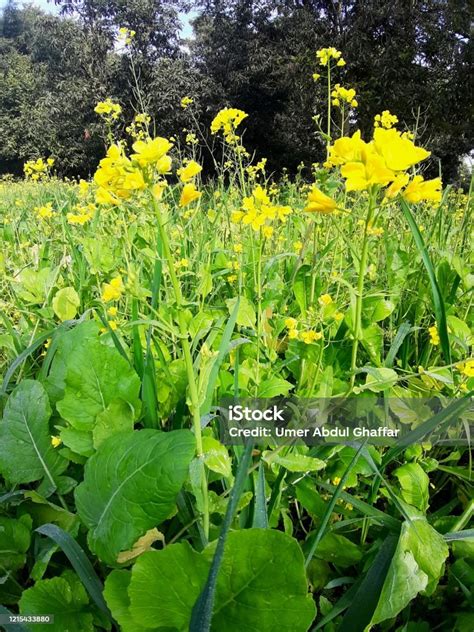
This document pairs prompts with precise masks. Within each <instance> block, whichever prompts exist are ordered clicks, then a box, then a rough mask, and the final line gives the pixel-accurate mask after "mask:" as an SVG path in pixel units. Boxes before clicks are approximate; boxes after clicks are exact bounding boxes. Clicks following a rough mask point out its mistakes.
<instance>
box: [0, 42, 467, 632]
mask: <svg viewBox="0 0 474 632" xmlns="http://www.w3.org/2000/svg"><path fill="white" fill-rule="evenodd" d="M129 36H130V37H133V35H130V34H129ZM316 64H317V67H316V70H317V71H318V72H317V73H315V75H314V80H315V81H320V82H325V85H327V91H328V108H327V113H325V114H324V116H323V117H318V116H316V117H315V125H316V129H317V131H318V133H320V134H321V137H322V138H323V139H324V142H325V143H327V156H326V160H325V162H324V163H322V164H314V165H312V174H311V177H310V178H309V177H306V176H303V171H302V172H301V174H300V175H298V176H296V177H295V178H289V177H283V178H280V179H278V180H276V179H274V178H273V177H272V174H271V173H268V172H267V170H266V161H265V159H264V157H261V156H252V155H250V154H249V152H247V150H246V149H245V132H244V130H245V120H246V118H247V114H246V113H245V112H243V111H242V110H240V109H236V108H232V107H229V108H225V109H223V110H221V111H220V112H216V113H215V118H214V119H213V121H212V125H211V132H212V138H213V139H214V146H213V147H207V148H206V152H208V155H212V156H213V159H212V160H213V163H212V164H211V165H210V170H211V169H212V172H213V173H215V176H214V177H212V178H210V177H207V175H206V172H205V169H203V159H202V140H201V135H200V129H198V128H197V127H193V98H192V97H191V96H186V95H183V99H182V101H181V103H177V104H176V107H177V108H183V109H184V110H186V111H187V112H188V113H189V120H190V124H189V127H188V128H187V129H186V130H184V131H180V130H177V131H176V136H175V137H174V138H171V139H167V138H163V137H161V136H160V135H159V126H158V127H157V129H155V125H154V122H153V121H152V120H150V117H149V116H148V115H147V114H146V113H145V112H137V114H136V116H135V118H134V120H133V121H132V122H131V123H127V122H125V121H124V120H123V119H122V114H121V107H120V105H119V104H118V103H116V102H114V101H113V100H111V99H107V100H105V101H103V102H101V103H99V104H98V105H97V107H96V113H97V115H98V116H100V117H102V119H103V122H104V133H105V135H106V138H107V149H106V155H105V157H104V158H103V160H102V161H101V163H100V165H99V167H98V169H97V171H96V173H95V175H94V177H93V178H92V179H91V180H90V181H83V180H81V181H79V182H75V181H68V182H66V181H62V180H59V179H58V178H56V177H55V175H54V172H55V166H56V165H55V161H54V156H53V157H49V158H48V157H45V156H43V157H42V158H39V157H33V158H32V160H30V161H28V162H26V164H25V178H24V180H22V181H14V180H8V179H5V180H3V181H2V183H1V184H0V234H1V237H2V249H1V252H0V289H1V302H0V317H1V320H0V372H1V375H2V383H1V387H0V389H1V390H0V396H1V409H2V413H3V417H2V421H1V422H0V604H2V605H1V607H0V615H1V616H0V622H1V623H2V624H5V629H6V630H7V631H15V632H17V631H21V630H35V631H38V632H41V631H42V630H45V631H46V632H48V631H50V632H51V631H56V630H57V631H58V632H88V631H92V630H123V631H124V632H138V631H142V630H143V631H146V630H155V631H157V630H160V631H163V632H165V631H170V632H171V631H177V630H180V631H185V630H191V631H193V632H196V631H202V632H204V631H209V630H212V632H277V631H278V632H284V631H287V632H305V631H307V630H313V631H316V630H323V631H327V632H330V631H333V630H334V631H336V630H340V631H348V632H349V631H350V632H358V631H360V632H363V631H364V630H368V629H373V630H398V631H400V632H401V631H403V632H414V631H415V630H416V631H417V632H429V631H434V630H438V631H448V630H449V631H457V632H472V630H473V629H474V614H473V604H474V594H473V593H474V529H473V528H472V516H473V512H474V500H473V496H472V488H473V486H472V479H471V455H470V450H469V424H470V423H472V410H469V405H470V401H471V397H472V392H473V390H474V359H473V358H472V354H471V350H472V343H473V333H472V331H473V330H472V324H473V323H472V302H473V295H472V288H473V283H474V276H473V272H472V267H471V266H472V206H471V202H472V200H471V197H470V191H463V190H460V189H456V188H453V187H451V186H449V185H448V186H443V184H442V181H441V178H434V179H425V177H424V175H423V174H424V173H425V168H426V165H429V164H430V153H429V152H428V151H426V150H425V149H424V148H423V147H420V146H418V144H417V136H416V130H409V129H405V127H404V124H403V121H398V119H397V117H396V115H395V114H396V113H390V112H388V111H387V110H385V111H383V112H381V113H380V114H379V115H378V116H377V117H375V120H374V129H373V133H372V135H371V136H370V137H363V136H362V135H361V133H360V132H359V131H357V130H352V129H350V130H349V128H350V127H351V120H352V119H351V112H352V111H353V110H354V109H355V108H356V107H357V106H358V103H357V95H356V94H355V91H354V90H351V89H350V88H344V87H342V86H341V85H340V84H338V83H337V80H338V79H337V77H338V74H337V73H338V71H339V70H340V68H342V67H343V66H344V64H345V62H344V60H343V57H342V55H341V53H340V52H339V51H337V50H336V49H334V48H327V49H322V50H320V51H318V53H317V58H316ZM326 114H327V116H326ZM209 150H212V154H211V152H210V151H209ZM287 396H288V397H292V398H293V399H294V400H295V401H299V400H305V399H308V398H324V399H326V400H331V399H334V398H339V399H345V398H355V399H356V400H357V401H358V402H359V403H360V405H361V406H364V403H366V402H368V401H371V400H373V399H374V398H378V399H379V400H381V401H383V402H385V406H387V407H391V408H392V409H393V411H394V412H395V413H396V414H399V415H401V413H400V411H401V410H402V409H403V411H402V412H403V415H401V416H402V417H403V423H404V424H405V425H407V432H408V435H407V437H408V439H407V437H405V441H404V442H403V443H397V441H395V442H393V443H392V444H391V445H381V446H374V445H369V444H368V443H367V442H360V443H359V444H356V443H354V444H350V445H347V444H338V443H336V444H331V443H324V442H321V443H320V444H317V445H311V446H308V445H305V444H304V443H302V442H296V443H293V444H286V445H285V444H282V445H276V444H274V443H273V442H272V441H265V440H262V439H256V440H255V441H254V440H253V439H248V440H247V441H246V442H245V443H244V442H242V444H240V445H238V444H237V445H227V444H224V443H223V442H222V441H221V435H220V431H219V421H218V412H219V411H218V407H219V406H220V405H221V402H222V401H224V400H225V398H259V399H262V400H265V401H267V400H268V401H272V398H278V397H287ZM433 401H436V402H437V403H438V404H440V405H441V407H440V408H439V409H437V411H434V409H432V408H431V406H430V404H429V402H433ZM454 418H455V419H457V420H461V422H462V424H464V428H465V430H466V435H467V439H468V440H467V441H466V442H464V443H459V444H455V442H454V441H453V442H452V444H449V443H448V444H446V445H443V446H440V445H437V444H436V443H432V442H431V441H430V433H431V432H432V431H433V430H437V429H439V428H441V427H448V425H449V423H450V422H451V421H452V420H453V419H454ZM51 616H53V617H54V622H53V623H51V621H48V617H51Z"/></svg>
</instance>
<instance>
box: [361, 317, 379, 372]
mask: <svg viewBox="0 0 474 632" xmlns="http://www.w3.org/2000/svg"><path fill="white" fill-rule="evenodd" d="M361 342H362V344H363V346H364V348H365V350H366V351H367V353H368V354H369V356H370V359H371V361H372V362H373V363H374V364H375V365H376V366H378V365H379V364H380V359H381V355H382V348H383V329H382V328H381V327H380V326H379V325H377V323H372V324H370V325H368V326H367V327H362V340H361Z"/></svg>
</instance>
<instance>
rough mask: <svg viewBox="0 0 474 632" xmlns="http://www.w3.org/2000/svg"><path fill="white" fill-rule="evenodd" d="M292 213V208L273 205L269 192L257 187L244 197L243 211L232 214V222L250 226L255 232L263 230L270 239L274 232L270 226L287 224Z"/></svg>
mask: <svg viewBox="0 0 474 632" xmlns="http://www.w3.org/2000/svg"><path fill="white" fill-rule="evenodd" d="M291 212H292V209H291V207H290V206H280V205H276V204H272V202H271V200H270V196H269V195H268V192H267V191H266V190H265V189H264V188H263V187H262V186H260V185H257V186H256V187H255V188H254V190H253V191H252V194H251V195H249V196H246V197H244V199H243V202H242V208H241V210H238V211H234V212H233V213H232V221H233V222H235V223H239V222H241V223H242V224H245V225H247V226H248V225H249V226H251V227H252V228H253V230H255V231H259V230H262V232H263V234H264V236H265V237H270V236H271V234H272V232H273V231H270V230H269V228H270V226H269V224H270V223H271V222H273V221H275V220H279V221H280V222H282V223H285V222H286V218H287V216H288V215H290V214H291Z"/></svg>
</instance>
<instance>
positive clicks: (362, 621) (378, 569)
mask: <svg viewBox="0 0 474 632" xmlns="http://www.w3.org/2000/svg"><path fill="white" fill-rule="evenodd" d="M396 547H397V538H396V537H395V536H393V535H389V536H388V537H387V538H386V539H385V540H384V542H383V543H382V546H381V547H380V548H379V550H378V551H377V555H376V556H375V559H374V561H373V562H372V565H371V567H370V568H369V570H368V572H367V575H366V576H365V577H364V579H363V580H362V583H361V584H360V585H359V588H358V590H357V592H356V594H355V595H354V599H353V600H352V603H351V605H350V606H349V608H348V609H347V611H346V614H345V615H344V618H343V620H342V623H341V625H340V626H339V628H338V632H364V630H365V629H366V628H367V626H368V625H369V624H370V622H371V620H372V617H373V615H374V612H375V609H376V608H377V604H378V602H379V598H380V593H381V591H382V587H383V585H384V582H385V578H386V577H387V573H388V569H389V567H390V563H391V561H392V557H393V554H394V553H395V549H396Z"/></svg>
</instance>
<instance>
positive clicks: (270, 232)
mask: <svg viewBox="0 0 474 632" xmlns="http://www.w3.org/2000/svg"><path fill="white" fill-rule="evenodd" d="M262 233H263V236H264V237H266V238H267V239H268V238H270V237H271V236H272V235H273V227H272V226H263V227H262Z"/></svg>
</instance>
